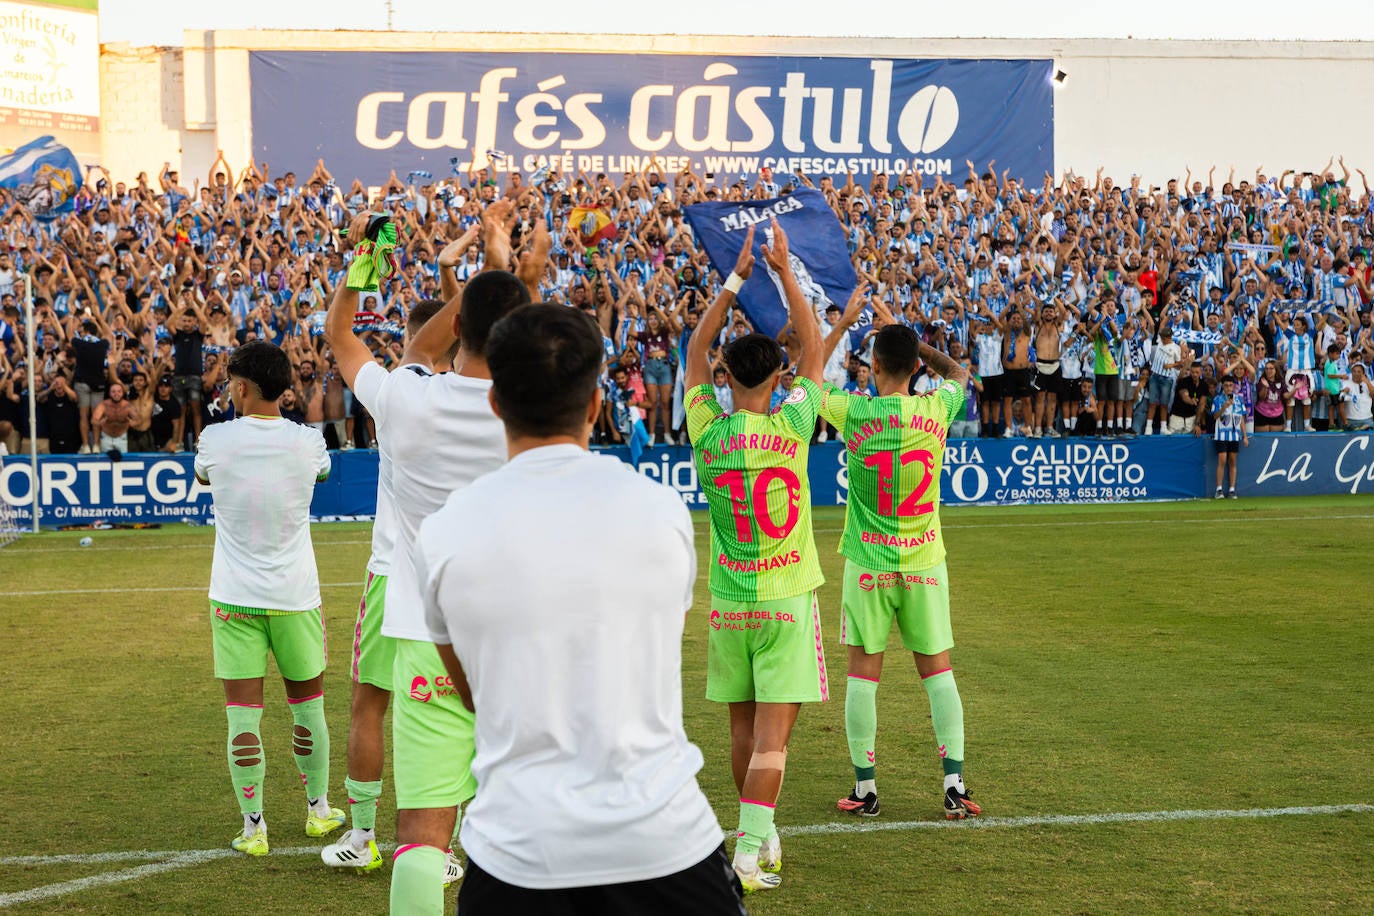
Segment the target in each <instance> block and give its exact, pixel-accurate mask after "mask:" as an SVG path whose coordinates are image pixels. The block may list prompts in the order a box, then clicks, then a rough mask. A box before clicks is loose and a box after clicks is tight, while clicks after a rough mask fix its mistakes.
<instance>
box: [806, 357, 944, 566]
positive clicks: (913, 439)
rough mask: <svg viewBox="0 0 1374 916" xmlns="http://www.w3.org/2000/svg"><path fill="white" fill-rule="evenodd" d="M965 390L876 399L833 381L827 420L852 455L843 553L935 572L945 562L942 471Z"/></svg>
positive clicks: (824, 403)
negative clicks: (941, 494)
mask: <svg viewBox="0 0 1374 916" xmlns="http://www.w3.org/2000/svg"><path fill="white" fill-rule="evenodd" d="M963 408H964V388H963V386H962V385H960V384H959V383H958V382H952V381H945V382H944V383H943V384H941V385H940V387H939V388H936V389H935V390H934V391H931V392H929V393H928V394H922V395H888V396H886V397H880V398H870V397H867V396H866V395H861V394H849V393H847V392H844V391H841V390H840V389H838V388H836V387H835V386H834V385H829V384H827V385H826V386H825V393H824V395H823V396H822V399H821V416H822V417H824V418H825V419H826V420H827V421H828V422H829V423H830V425H831V426H833V427H835V428H836V429H838V430H839V431H840V435H841V436H842V437H843V439H844V444H845V449H846V452H847V455H846V458H847V465H848V469H849V471H848V473H849V505H848V507H847V509H846V511H845V518H844V537H843V538H842V539H841V540H840V553H842V554H844V555H845V556H846V557H847V558H849V559H851V560H853V561H854V562H856V563H859V564H861V565H863V566H867V567H869V568H870V569H882V570H890V571H892V572H897V571H900V570H915V569H929V568H930V567H932V566H937V565H939V564H940V563H941V562H942V561H943V560H944V558H945V541H944V537H943V535H942V534H941V532H940V467H941V465H943V464H944V457H945V438H946V437H947V436H948V435H949V424H950V423H951V422H952V421H953V420H955V419H957V418H958V416H959V413H960V411H962V410H963Z"/></svg>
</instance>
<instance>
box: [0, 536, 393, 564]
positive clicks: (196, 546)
mask: <svg viewBox="0 0 1374 916" xmlns="http://www.w3.org/2000/svg"><path fill="white" fill-rule="evenodd" d="M108 533H109V532H108V531H105V530H92V531H91V534H92V535H98V534H108ZM20 543H23V542H22V541H21V542H20ZM371 543H372V541H370V540H366V541H317V542H316V543H315V547H316V549H318V548H321V547H334V546H336V545H343V544H349V545H352V544H371ZM214 546H215V545H214V542H213V541H209V542H204V543H202V542H195V543H190V544H137V545H135V544H133V543H123V544H119V545H117V546H114V547H109V546H106V545H103V544H92V545H91V546H90V547H28V548H23V547H21V548H20V549H19V550H13V551H3V550H0V559H3V558H4V557H23V556H28V555H29V554H34V553H100V552H101V551H106V552H108V551H116V550H140V551H142V550H210V549H212V548H213V547H214Z"/></svg>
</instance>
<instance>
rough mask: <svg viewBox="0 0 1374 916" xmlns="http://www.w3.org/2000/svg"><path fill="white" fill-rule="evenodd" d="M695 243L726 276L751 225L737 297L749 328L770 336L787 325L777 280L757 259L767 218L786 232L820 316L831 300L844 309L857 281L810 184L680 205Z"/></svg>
mask: <svg viewBox="0 0 1374 916" xmlns="http://www.w3.org/2000/svg"><path fill="white" fill-rule="evenodd" d="M682 212H683V215H684V216H686V217H687V222H688V223H689V224H691V227H692V232H693V233H695V235H696V238H697V242H698V243H699V244H700V245H701V246H702V247H704V248H705V249H706V254H707V256H708V257H709V258H710V259H711V266H712V267H714V268H715V269H716V271H717V272H718V273H719V274H720V275H721V276H722V277H728V276H729V275H730V271H731V270H733V269H734V266H735V260H736V259H737V258H738V257H739V252H740V248H741V247H742V246H743V245H744V234H745V233H746V232H747V231H748V230H749V227H750V226H754V227H755V228H754V258H755V263H754V270H753V273H751V274H750V275H749V279H748V280H746V281H745V283H744V286H743V287H742V288H741V289H740V291H739V295H738V296H737V299H738V300H739V304H740V307H741V308H743V309H744V314H745V315H746V316H748V318H749V322H750V324H752V325H753V326H754V330H756V331H758V332H760V333H762V334H767V335H769V336H770V337H772V336H776V335H777V333H778V332H779V331H781V330H782V329H783V327H784V326H786V324H787V304H786V299H785V298H784V297H783V291H782V282H781V280H779V279H778V277H777V275H776V274H774V273H773V270H772V269H771V268H770V267H769V266H768V263H767V262H766V261H765V260H764V258H763V246H764V245H765V244H767V243H768V242H769V241H770V239H771V236H772V229H771V226H770V220H771V219H773V218H775V217H776V218H777V221H778V225H779V226H781V227H782V229H783V231H784V232H786V233H787V247H788V252H789V260H790V261H791V263H792V272H793V273H794V274H795V275H796V277H797V285H798V286H800V287H801V291H802V295H803V296H805V297H806V299H807V301H808V302H810V303H811V305H812V306H813V307H814V308H815V309H816V315H817V317H820V318H824V317H825V310H826V308H827V307H828V306H830V305H831V303H834V304H835V305H838V306H839V307H840V308H844V305H845V303H846V302H847V301H848V299H849V294H850V293H852V292H853V291H854V287H855V285H856V284H857V283H858V279H859V278H858V275H857V274H856V273H855V272H854V265H853V264H851V263H850V261H849V247H848V245H847V240H846V237H845V233H844V228H843V227H841V226H840V221H839V220H838V219H837V218H836V217H835V213H834V211H832V210H831V209H830V206H829V205H828V204H827V203H826V202H825V195H823V194H821V192H820V191H817V190H815V189H814V188H802V189H799V190H797V191H795V192H793V193H791V194H784V195H783V196H782V197H774V198H770V199H767V200H747V201H717V202H707V203H700V204H692V205H690V206H687V207H684V208H683V211H682Z"/></svg>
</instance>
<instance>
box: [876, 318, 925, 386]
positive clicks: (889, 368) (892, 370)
mask: <svg viewBox="0 0 1374 916" xmlns="http://www.w3.org/2000/svg"><path fill="white" fill-rule="evenodd" d="M920 351H921V338H919V337H917V336H916V332H915V331H913V330H912V329H911V328H909V327H907V326H906V325H904V324H889V325H887V326H886V327H884V328H883V329H882V330H880V331H879V332H878V333H877V334H876V335H874V337H873V361H874V362H875V363H877V364H878V367H879V368H880V369H882V370H883V375H891V376H894V377H896V376H901V375H911V374H912V373H914V372H915V371H916V361H917V358H918V357H919V356H920Z"/></svg>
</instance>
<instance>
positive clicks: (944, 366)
mask: <svg viewBox="0 0 1374 916" xmlns="http://www.w3.org/2000/svg"><path fill="white" fill-rule="evenodd" d="M916 352H917V354H918V355H919V356H920V357H921V360H922V361H923V362H924V363H925V364H926V365H927V366H930V368H932V369H934V370H935V372H936V374H937V375H939V376H940V378H943V379H952V380H953V381H956V382H958V383H959V384H960V385H966V384H968V377H969V374H968V370H967V369H965V368H964V367H963V366H961V365H959V364H958V363H956V362H955V361H954V360H953V359H951V358H950V357H949V354H947V353H944V352H943V351H940V350H937V349H935V348H934V347H932V346H931V345H930V344H928V343H926V342H925V341H921V342H920V343H918V344H917V349H916Z"/></svg>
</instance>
